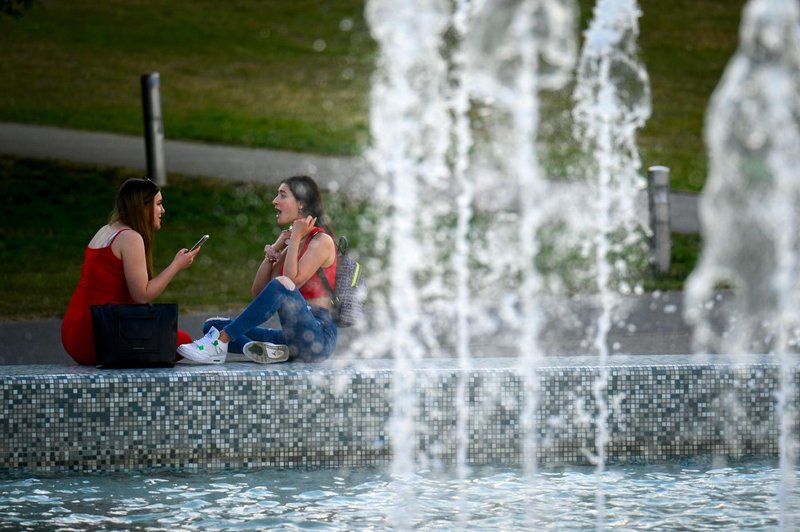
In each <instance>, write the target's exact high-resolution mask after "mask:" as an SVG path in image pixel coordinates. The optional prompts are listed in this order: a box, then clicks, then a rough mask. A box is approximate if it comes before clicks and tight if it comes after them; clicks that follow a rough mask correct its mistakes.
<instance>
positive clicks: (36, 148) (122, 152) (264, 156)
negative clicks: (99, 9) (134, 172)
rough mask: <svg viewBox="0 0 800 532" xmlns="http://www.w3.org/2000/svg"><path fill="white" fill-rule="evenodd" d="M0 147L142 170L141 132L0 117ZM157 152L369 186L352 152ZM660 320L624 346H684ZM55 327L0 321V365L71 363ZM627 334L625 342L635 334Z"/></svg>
mask: <svg viewBox="0 0 800 532" xmlns="http://www.w3.org/2000/svg"><path fill="white" fill-rule="evenodd" d="M0 154H5V155H14V156H20V157H32V158H44V159H59V160H66V161H73V162H79V163H89V164H100V165H108V166H117V167H124V168H133V169H140V170H143V171H144V170H146V168H147V164H146V156H145V143H144V139H143V138H140V137H134V136H126V135H117V134H110V133H95V132H85V131H72V130H66V129H61V128H54V127H43V126H31V125H22V124H11V123H0ZM164 159H165V162H166V168H167V171H168V172H174V173H180V174H186V175H198V176H208V177H216V178H221V179H230V180H234V181H258V182H264V183H274V184H277V183H278V182H279V181H280V179H282V178H284V177H286V176H287V175H294V174H298V173H305V174H310V175H312V176H314V177H315V178H317V179H318V181H319V182H320V184H321V186H323V187H324V188H326V189H328V190H331V191H343V192H347V193H351V194H357V193H358V191H359V190H370V189H371V186H369V184H370V183H374V180H373V178H372V175H371V174H370V171H369V169H368V166H367V165H366V164H365V163H364V161H363V160H361V159H359V158H350V157H323V156H318V155H311V154H305V153H293V152H285V151H278V150H266V149H251V148H241V147H233V146H219V145H210V144H203V143H199V142H185V141H175V140H165V143H164ZM670 199H671V212H672V228H673V230H674V231H676V232H685V233H691V232H697V231H698V227H699V223H698V219H697V198H696V195H693V194H682V193H673V194H672V196H671V198H670ZM676 297H680V295H676ZM647 308H649V307H647V305H645V306H644V307H643V308H642V309H641V310H642V311H643V312H644V314H643V315H642V316H643V318H644V322H650V323H662V324H666V321H665V320H664V317H663V315H662V316H660V317H659V316H655V315H653V314H648V313H647ZM648 316H649V317H648ZM204 318H205V315H203V316H184V315H182V316H181V323H180V327H181V328H183V329H185V330H187V331H189V332H190V333H191V334H197V332H198V331H199V328H200V324H201V323H202V320H203V319H204ZM665 327H667V328H668V329H669V330H663V331H659V330H658V329H659V328H658V327H655V330H653V336H649V337H648V338H647V339H646V344H647V345H642V343H641V342H638V343H636V342H635V343H634V344H631V349H633V346H634V345H636V349H635V352H664V353H680V352H685V350H686V349H687V346H688V340H687V338H688V337H687V334H686V331H685V330H684V328H682V327H680V326H677V325H676V324H674V323H672V324H669V325H668V326H667V325H665ZM662 328H663V327H662ZM59 331H60V321H59V320H56V319H53V320H38V321H31V322H24V323H3V322H0V364H3V363H16V364H19V363H31V362H33V361H35V362H36V363H59V362H71V360H70V359H69V358H68V357H67V355H66V353H65V352H64V351H63V348H62V347H61V341H60V332H59ZM659 332H661V333H663V334H662V340H663V341H662V342H657V341H656V337H657V336H658V334H659ZM567 340H569V339H567ZM630 340H631V341H632V342H633V341H635V340H636V339H634V338H631V339H630ZM639 340H643V338H640V339H639ZM665 342H667V343H665ZM54 346H55V347H56V349H55V350H54ZM648 346H649V348H648Z"/></svg>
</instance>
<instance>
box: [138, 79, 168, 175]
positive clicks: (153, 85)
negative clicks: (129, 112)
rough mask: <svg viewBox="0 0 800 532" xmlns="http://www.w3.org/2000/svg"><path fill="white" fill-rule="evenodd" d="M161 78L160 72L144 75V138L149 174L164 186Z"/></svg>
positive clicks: (165, 173)
mask: <svg viewBox="0 0 800 532" xmlns="http://www.w3.org/2000/svg"><path fill="white" fill-rule="evenodd" d="M160 90H161V79H160V76H159V75H158V72H151V73H149V74H144V75H142V108H143V110H144V140H145V149H146V153H147V176H148V177H149V178H150V179H152V180H153V181H155V182H156V184H158V186H161V187H163V186H164V185H166V184H167V172H166V170H165V165H164V124H163V122H162V121H161V93H160Z"/></svg>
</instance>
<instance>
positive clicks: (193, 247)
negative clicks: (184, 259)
mask: <svg viewBox="0 0 800 532" xmlns="http://www.w3.org/2000/svg"><path fill="white" fill-rule="evenodd" d="M209 238H210V237H209V236H208V235H203V236H202V237H200V240H198V241H197V243H196V244H195V245H194V246H192V249H190V250H189V252H192V251H194V250H196V249H197V248H199V247H200V246H202V245H203V244H205V243H206V240H208V239H209Z"/></svg>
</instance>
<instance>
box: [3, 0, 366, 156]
mask: <svg viewBox="0 0 800 532" xmlns="http://www.w3.org/2000/svg"><path fill="white" fill-rule="evenodd" d="M34 6H35V7H34V9H32V10H31V11H30V12H29V13H27V14H26V16H25V17H23V18H22V19H20V20H13V19H10V18H7V17H6V18H3V19H0V50H3V61H2V63H0V120H5V121H19V122H30V123H41V124H53V125H59V126H68V127H74V128H79V129H89V130H95V129H96V130H102V131H113V132H121V133H131V134H140V133H141V131H142V126H141V121H142V120H141V104H140V93H139V77H140V75H141V74H144V73H147V72H151V71H158V72H160V74H161V81H162V101H163V109H164V122H165V130H166V134H167V136H168V137H170V138H186V139H197V140H207V141H213V142H222V143H232V144H244V145H253V146H270V147H280V148H285V149H291V150H296V151H314V152H323V153H355V152H357V151H359V149H360V147H359V145H360V144H361V143H363V141H364V140H365V134H366V128H367V125H366V124H367V112H366V97H367V93H368V86H369V73H370V72H371V68H372V66H371V65H372V59H371V54H372V51H373V47H372V45H371V41H370V40H369V38H368V34H367V30H366V27H365V24H364V21H363V17H362V4H361V2H358V1H348V0H337V1H331V2H315V1H313V0H305V1H297V0H293V1H292V2H286V1H281V0H270V1H261V0H259V1H242V0H237V1H228V2H215V1H211V0H169V1H160V2H147V3H142V2H137V1H133V0H115V1H103V2H95V1H91V0H70V1H69V2H56V1H50V0H43V1H42V2H39V3H36V4H34ZM342 28H344V29H342Z"/></svg>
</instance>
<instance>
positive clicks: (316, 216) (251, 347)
mask: <svg viewBox="0 0 800 532" xmlns="http://www.w3.org/2000/svg"><path fill="white" fill-rule="evenodd" d="M272 205H273V206H274V207H275V210H276V211H277V222H278V225H281V226H286V225H289V224H291V228H290V229H289V230H285V231H282V232H281V234H280V235H279V236H278V239H277V240H276V241H275V243H274V244H270V245H266V246H265V247H264V260H263V261H262V262H261V265H260V266H259V267H258V271H257V272H256V276H255V279H254V280H253V288H252V292H253V296H254V297H255V299H253V301H252V302H251V303H250V304H249V305H248V306H247V308H245V309H244V311H242V313H241V314H240V315H239V316H238V317H236V319H233V320H230V319H225V318H212V319H210V320H208V321H206V324H205V325H204V326H203V332H204V333H205V336H203V337H202V338H200V339H199V340H196V341H194V342H191V343H188V344H183V345H181V346H179V347H178V352H179V353H180V354H181V355H182V356H183V357H184V359H186V361H187V362H189V363H196V364H222V363H224V362H225V358H226V356H227V354H228V351H231V352H234V353H244V355H245V356H246V357H247V358H249V359H250V360H252V361H254V362H259V363H262V364H268V363H272V362H283V361H285V360H290V359H299V360H303V361H307V362H314V361H320V360H324V359H326V358H328V357H329V356H330V355H331V353H332V352H333V350H334V349H335V348H336V340H337V330H336V323H335V321H334V319H333V314H332V312H331V308H332V306H333V303H332V302H331V297H330V294H329V293H328V291H327V289H326V288H325V286H324V285H323V284H322V281H321V280H320V279H319V276H318V274H317V271H318V270H319V269H320V268H321V269H322V271H323V273H324V275H325V277H326V278H327V279H328V282H329V283H330V285H331V286H332V287H335V286H336V245H335V244H334V241H333V236H332V234H331V231H330V229H329V228H328V226H327V216H326V215H325V209H324V206H323V203H322V195H321V194H320V191H319V187H318V186H317V183H316V182H315V181H314V180H313V179H312V178H310V177H308V176H295V177H291V178H289V179H286V180H285V181H283V182H282V183H281V184H280V186H279V187H278V195H277V196H276V197H275V199H274V200H272ZM274 314H277V315H278V317H279V318H280V323H281V328H279V329H272V328H267V327H262V326H261V325H262V324H263V323H264V322H265V321H267V320H268V319H269V318H270V317H272V316H273V315H274Z"/></svg>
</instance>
